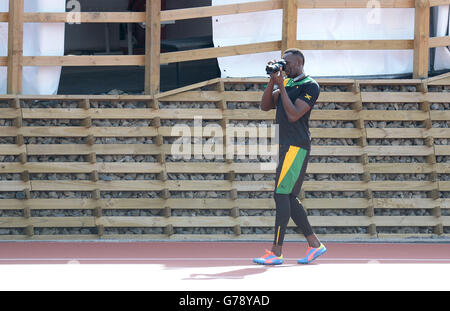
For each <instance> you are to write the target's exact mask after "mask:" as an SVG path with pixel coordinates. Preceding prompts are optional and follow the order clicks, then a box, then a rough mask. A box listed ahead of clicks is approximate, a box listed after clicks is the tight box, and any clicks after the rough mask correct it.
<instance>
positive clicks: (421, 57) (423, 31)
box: [413, 0, 430, 79]
mask: <svg viewBox="0 0 450 311" xmlns="http://www.w3.org/2000/svg"><path fill="white" fill-rule="evenodd" d="M429 37H430V2H429V0H415V13H414V68H413V78H415V79H417V78H427V77H428V62H429Z"/></svg>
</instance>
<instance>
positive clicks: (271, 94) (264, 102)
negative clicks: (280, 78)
mask: <svg viewBox="0 0 450 311" xmlns="http://www.w3.org/2000/svg"><path fill="white" fill-rule="evenodd" d="M273 88H274V81H273V80H272V79H270V81H269V84H267V87H266V89H265V90H264V94H263V97H262V99H261V110H263V111H269V110H271V109H274V108H275V107H276V103H277V102H278V96H279V94H280V92H279V91H278V90H276V91H274V90H273Z"/></svg>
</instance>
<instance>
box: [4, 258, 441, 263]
mask: <svg viewBox="0 0 450 311" xmlns="http://www.w3.org/2000/svg"><path fill="white" fill-rule="evenodd" d="M285 259H286V260H297V259H298V258H285ZM73 260H77V261H158V262H161V261H249V260H250V261H251V258H202V257H191V258H189V257H188V258H181V257H162V258H154V257H152V258H145V257H138V258H125V257H124V258H111V257H108V258H95V257H94V258H89V257H86V258H79V257H67V258H0V262H5V261H24V262H28V261H73ZM316 261H352V262H354V261H407V262H448V263H450V258H330V257H327V258H318V259H316Z"/></svg>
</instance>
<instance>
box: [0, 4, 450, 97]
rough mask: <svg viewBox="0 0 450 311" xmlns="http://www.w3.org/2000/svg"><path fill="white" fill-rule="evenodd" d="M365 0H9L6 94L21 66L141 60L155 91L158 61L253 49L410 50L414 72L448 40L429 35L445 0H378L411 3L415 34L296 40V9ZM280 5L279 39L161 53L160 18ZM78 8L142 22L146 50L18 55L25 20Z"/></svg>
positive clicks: (86, 16)
mask: <svg viewBox="0 0 450 311" xmlns="http://www.w3.org/2000/svg"><path fill="white" fill-rule="evenodd" d="M368 3H369V2H368V1H367V0H346V1H342V0H272V1H262V2H248V3H242V4H230V5H221V6H211V7H198V8H188V9H176V10H167V11H161V5H160V2H159V1H152V0H147V12H144V13H136V12H109V13H105V12H102V13H98V12H80V13H72V12H67V13H24V0H10V6H9V8H10V10H9V13H0V22H8V23H9V40H8V56H7V57H0V66H8V87H7V93H8V94H21V93H22V77H21V72H22V67H23V66H145V93H146V94H151V95H154V94H158V93H159V92H160V64H161V63H174V62H184V61H190V60H200V59H208V58H216V57H224V56H233V55H241V54H251V53H254V52H255V51H258V52H270V51H279V50H280V51H282V50H285V49H286V48H289V47H298V48H300V49H303V50H361V49H363V50H380V49H381V50H389V49H395V50H399V49H407V50H414V68H413V73H414V78H426V77H427V75H428V59H429V57H428V55H429V49H430V48H433V47H438V46H448V45H450V36H446V37H438V38H430V37H429V21H430V7H433V6H438V5H448V4H450V0H379V4H380V8H381V9H383V8H415V26H414V28H415V29H414V40H408V39H405V40H297V32H296V29H297V27H296V25H297V23H298V21H297V14H296V12H297V9H298V8H300V9H325V8H335V9H338V8H339V9H341V8H367V7H368ZM278 9H282V10H283V24H282V25H283V27H282V37H281V38H280V40H278V41H273V42H264V43H254V44H244V45H236V46H225V47H216V48H205V49H197V50H191V51H180V52H168V53H160V43H161V42H160V37H161V36H160V34H161V22H164V21H169V20H182V19H192V18H201V17H210V16H219V15H230V14H241V13H249V12H262V11H268V10H278ZM73 14H78V15H77V16H78V17H77V22H81V23H140V22H145V23H146V30H147V31H146V52H145V55H127V56H116V55H114V56H112V55H111V56H23V24H24V23H68V22H73V16H74V15H73Z"/></svg>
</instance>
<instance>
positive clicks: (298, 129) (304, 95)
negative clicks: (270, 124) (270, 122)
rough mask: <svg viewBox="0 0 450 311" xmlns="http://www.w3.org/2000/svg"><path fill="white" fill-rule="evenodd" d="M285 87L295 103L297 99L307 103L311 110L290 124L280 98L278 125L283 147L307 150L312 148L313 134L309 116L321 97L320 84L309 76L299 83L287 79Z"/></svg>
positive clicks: (277, 113) (277, 114)
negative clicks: (290, 146) (310, 128)
mask: <svg viewBox="0 0 450 311" xmlns="http://www.w3.org/2000/svg"><path fill="white" fill-rule="evenodd" d="M284 86H285V88H286V92H287V94H288V96H289V98H290V99H291V101H292V103H295V101H296V100H297V98H300V99H301V100H303V101H305V102H306V103H307V104H308V105H309V106H310V107H311V109H310V110H309V111H308V112H307V113H305V114H304V115H303V116H302V117H301V118H300V119H298V120H297V121H295V122H289V120H288V117H287V115H286V111H285V110H284V107H283V103H282V101H281V95H280V96H279V97H278V103H277V112H276V123H277V124H278V125H279V135H280V142H279V143H280V144H281V145H292V146H297V147H301V148H305V149H308V150H309V149H310V148H311V134H310V132H309V116H310V115H311V110H312V108H313V106H314V104H315V102H316V100H317V98H318V97H319V94H320V87H319V84H318V83H317V82H316V81H315V80H314V79H312V78H311V77H309V76H306V77H304V78H303V79H301V80H299V81H294V79H290V78H289V79H285V80H284Z"/></svg>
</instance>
